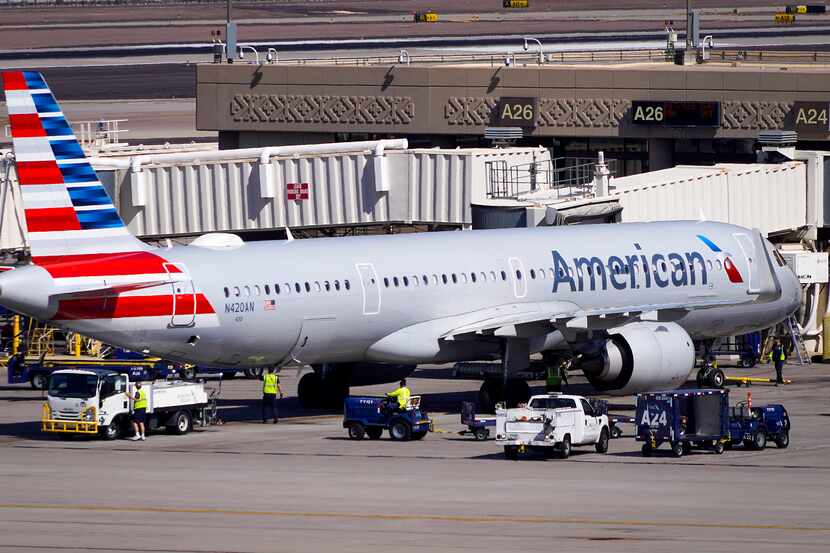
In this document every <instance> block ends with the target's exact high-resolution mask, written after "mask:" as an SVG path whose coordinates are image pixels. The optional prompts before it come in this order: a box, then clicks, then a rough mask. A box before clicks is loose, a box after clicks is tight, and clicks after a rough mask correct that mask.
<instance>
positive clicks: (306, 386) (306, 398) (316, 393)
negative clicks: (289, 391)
mask: <svg viewBox="0 0 830 553" xmlns="http://www.w3.org/2000/svg"><path fill="white" fill-rule="evenodd" d="M321 392H322V379H321V378H320V375H319V374H317V373H308V374H305V375H303V377H302V378H301V379H300V382H299V384H298V385H297V395H298V396H299V398H300V404H301V405H302V406H303V407H305V408H306V409H314V408H316V407H319V406H320V399H321V398H320V395H321Z"/></svg>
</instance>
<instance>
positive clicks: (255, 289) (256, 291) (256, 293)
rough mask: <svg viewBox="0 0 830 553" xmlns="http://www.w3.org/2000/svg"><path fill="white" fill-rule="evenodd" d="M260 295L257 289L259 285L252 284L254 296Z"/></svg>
mask: <svg viewBox="0 0 830 553" xmlns="http://www.w3.org/2000/svg"><path fill="white" fill-rule="evenodd" d="M261 293H262V292H261V290H260V289H259V284H254V294H255V295H257V296H258V295H260V294H261Z"/></svg>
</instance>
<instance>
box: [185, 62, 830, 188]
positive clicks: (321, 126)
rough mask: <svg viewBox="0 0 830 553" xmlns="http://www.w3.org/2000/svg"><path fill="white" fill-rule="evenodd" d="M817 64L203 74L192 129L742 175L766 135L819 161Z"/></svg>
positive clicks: (824, 98)
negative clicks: (504, 138)
mask: <svg viewBox="0 0 830 553" xmlns="http://www.w3.org/2000/svg"><path fill="white" fill-rule="evenodd" d="M759 54H760V55H759ZM621 55H622V54H621ZM660 55H662V54H660V53H659V52H657V53H655V54H654V55H653V56H652V55H649V56H648V58H657V57H659V56H660ZM557 56H558V54H557ZM592 56H593V55H592ZM751 56H753V57H751ZM816 56H817V55H814V56H812V57H805V56H804V54H803V53H790V54H787V53H778V55H776V54H775V53H766V52H765V53H758V52H755V53H752V52H748V53H747V52H732V53H730V52H716V53H715V54H712V58H710V61H709V62H708V63H703V64H696V65H675V64H673V63H670V62H667V61H665V60H661V61H654V60H653V61H642V62H636V63H635V62H629V63H608V61H607V58H603V57H602V55H601V53H598V54H597V57H598V59H606V61H605V62H604V63H582V64H580V65H574V64H568V63H567V58H565V57H564V55H563V59H564V60H565V63H549V62H548V58H545V57H544V56H543V60H544V63H541V62H540V59H539V55H535V54H524V55H510V56H506V57H505V56H502V57H500V56H478V57H476V56H469V57H468V59H465V58H461V57H459V56H456V57H454V58H453V61H451V62H444V63H441V62H437V61H428V62H418V61H417V59H415V58H410V57H409V56H408V55H407V56H404V55H403V53H402V55H401V60H397V59H386V60H384V59H366V60H354V59H351V60H349V61H348V62H346V61H343V60H337V59H332V60H328V61H319V60H318V61H314V62H296V63H293V62H283V63H277V64H263V65H248V64H204V65H200V66H199V67H198V72H197V80H198V86H197V121H196V125H197V128H199V129H200V130H214V131H217V132H218V134H219V143H220V147H221V148H229V149H230V148H248V147H260V146H272V145H285V144H302V143H314V142H333V141H338V140H367V139H376V138H407V139H408V140H409V143H410V144H411V145H413V146H423V147H435V146H439V147H442V148H455V147H459V146H461V147H465V146H470V145H476V146H478V145H490V144H491V141H490V140H488V139H486V138H485V136H487V135H489V134H492V133H493V130H494V129H498V130H501V131H505V130H509V135H510V136H513V137H514V139H515V142H514V143H515V144H517V145H526V146H537V145H541V146H544V147H545V148H548V149H549V150H550V151H551V154H552V157H553V158H560V157H568V158H595V157H596V155H597V153H598V152H599V151H603V152H605V155H606V157H608V158H610V159H614V160H617V162H618V166H617V168H616V169H617V170H616V175H617V176H626V175H633V174H637V173H643V172H647V171H655V170H660V169H665V168H669V167H673V166H674V165H684V164H712V163H748V162H754V161H755V158H756V156H755V149H756V148H755V142H756V139H757V137H758V135H759V133H761V132H764V131H795V132H797V140H798V144H797V146H798V148H799V149H806V150H827V149H830V123H828V117H829V116H830V111H828V110H829V109H830V92H829V91H830V66H828V65H827V61H830V58H828V60H819V59H818V58H817V57H816ZM648 58H646V59H648ZM715 58H716V61H713V60H714V59H715ZM768 59H772V60H774V61H769V62H768V61H766V60H768ZM488 131H489V132H488Z"/></svg>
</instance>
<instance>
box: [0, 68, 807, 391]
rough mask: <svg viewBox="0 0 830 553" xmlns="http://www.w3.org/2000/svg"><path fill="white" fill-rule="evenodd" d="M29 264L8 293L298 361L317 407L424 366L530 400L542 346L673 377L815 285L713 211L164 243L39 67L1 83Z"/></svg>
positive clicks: (219, 356)
mask: <svg viewBox="0 0 830 553" xmlns="http://www.w3.org/2000/svg"><path fill="white" fill-rule="evenodd" d="M2 77H3V85H4V89H5V95H6V101H7V107H8V110H9V122H10V126H11V133H12V139H13V147H14V152H15V157H16V173H17V180H18V182H19V187H20V191H21V196H22V201H23V208H24V210H25V222H26V226H27V238H28V243H29V247H30V250H31V263H30V264H28V265H25V266H22V267H18V268H17V269H15V270H12V271H8V272H5V273H3V274H1V275H0V304H2V305H4V306H6V307H7V308H9V309H12V310H14V311H18V312H20V313H24V314H27V315H30V316H32V317H35V318H37V319H39V320H41V321H49V323H50V324H51V325H54V326H57V327H59V328H62V329H66V330H71V331H75V332H78V333H81V334H83V335H87V336H92V337H94V338H97V339H99V340H102V341H103V342H106V343H109V344H114V345H118V346H121V347H124V348H127V349H130V350H134V351H140V352H144V353H148V354H152V355H156V356H159V357H163V358H166V359H170V360H174V361H181V362H186V363H195V364H199V365H207V366H216V367H225V368H234V367H236V368H239V369H240V370H242V369H245V368H252V367H264V366H275V367H284V366H297V365H300V364H308V365H310V366H311V367H312V368H313V369H314V370H313V371H312V372H310V373H307V374H305V375H304V376H303V377H302V379H301V380H300V382H299V396H300V399H301V401H302V402H303V403H304V404H306V405H318V404H323V403H328V404H337V402H338V401H342V398H343V396H344V395H345V394H347V393H348V389H349V387H350V386H357V385H364V384H371V383H378V384H379V383H386V382H393V381H396V380H398V379H399V378H401V377H404V376H406V375H408V374H410V373H411V372H412V371H413V370H414V369H415V368H416V367H417V366H418V365H421V364H434V363H450V362H463V361H490V362H493V361H496V362H498V361H500V367H501V369H502V370H503V375H504V378H502V379H488V380H485V382H484V384H483V385H482V390H481V393H482V394H486V397H489V398H504V399H508V400H509V401H510V402H513V403H515V402H517V401H521V400H522V398H524V399H526V397H527V395H528V394H529V389H528V386H527V384H526V383H525V382H523V381H521V380H519V379H517V378H515V376H516V374H517V373H518V372H520V371H523V370H525V369H527V368H528V366H529V364H530V358H531V356H532V355H535V354H538V353H542V354H545V355H550V354H557V352H559V353H564V354H576V355H578V356H579V358H580V359H581V361H582V362H581V365H580V367H581V369H582V371H583V372H584V374H585V376H586V377H587V379H588V381H589V382H590V383H591V384H592V385H593V386H594V387H596V388H597V389H598V390H601V391H607V392H611V393H619V394H629V393H632V392H638V391H646V390H657V389H666V388H675V387H679V386H681V385H682V384H683V383H684V382H685V381H686V380H687V377H688V376H689V374H690V371H692V370H693V369H694V367H695V341H706V340H712V339H714V338H717V337H723V336H731V335H736V334H743V333H747V332H751V331H756V330H760V329H764V328H768V327H770V326H772V325H774V324H776V323H778V322H779V321H782V320H784V319H785V318H787V317H788V316H790V315H791V314H792V313H793V312H794V311H795V310H796V308H797V307H798V305H799V303H800V299H801V288H800V286H799V283H798V281H797V279H796V277H795V275H794V274H793V272H792V271H791V270H790V269H789V267H788V266H787V265H786V264H785V262H784V259H783V257H782V256H781V254H780V253H779V252H778V250H777V249H776V248H775V247H774V246H773V245H772V244H771V243H770V242H768V241H767V240H766V239H765V238H764V237H763V236H762V235H761V233H760V232H759V231H758V230H749V229H746V228H742V227H739V226H734V225H729V224H724V223H718V222H701V221H674V222H650V223H623V224H613V225H584V226H567V227H544V228H533V229H527V228H524V229H497V230H473V231H462V232H438V233H422V234H399V235H383V236H359V237H341V238H316V239H303V240H274V241H261V242H250V243H244V242H243V241H242V240H241V239H240V238H239V237H238V236H236V235H233V234H228V233H212V234H206V235H203V236H200V237H198V238H196V239H195V240H194V241H193V242H191V243H190V244H189V245H186V246H183V245H176V246H171V247H167V248H156V247H151V246H150V245H147V244H145V243H143V242H141V241H140V240H138V239H137V238H136V237H134V236H133V235H132V234H130V232H129V231H128V229H127V227H126V226H125V224H124V222H123V221H122V219H121V217H120V216H119V214H118V212H117V211H116V209H115V207H114V205H113V203H112V200H111V199H110V197H109V196H108V194H107V192H106V190H105V189H104V187H103V186H102V185H101V182H100V181H99V180H98V177H97V175H96V174H95V171H94V170H93V168H92V166H91V165H90V163H89V161H88V160H87V158H86V156H85V155H84V152H83V151H82V149H81V146H80V145H79V143H78V142H77V140H76V138H75V136H74V134H73V132H72V129H71V128H70V126H69V124H68V123H67V121H66V119H65V117H64V115H63V113H62V112H61V108H60V106H59V105H58V103H57V101H56V100H55V98H54V96H53V95H52V93H51V91H50V89H49V87H48V86H47V84H46V81H45V80H44V79H43V77H42V75H40V74H39V73H37V72H31V71H7V72H4V73H3V75H2Z"/></svg>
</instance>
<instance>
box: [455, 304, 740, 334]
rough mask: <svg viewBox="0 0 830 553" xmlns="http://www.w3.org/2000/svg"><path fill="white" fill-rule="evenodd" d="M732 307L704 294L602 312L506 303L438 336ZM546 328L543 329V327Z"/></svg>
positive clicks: (529, 330) (596, 324)
mask: <svg viewBox="0 0 830 553" xmlns="http://www.w3.org/2000/svg"><path fill="white" fill-rule="evenodd" d="M724 305H735V304H734V302H730V301H724V300H720V299H718V298H717V295H716V294H711V295H709V294H705V295H700V296H696V297H693V298H690V299H689V301H687V302H684V303H674V304H668V303H666V304H649V305H629V306H622V307H620V306H614V307H613V308H605V309H582V308H580V307H579V306H578V305H576V304H575V303H571V302H561V301H552V302H541V303H534V304H521V303H520V304H508V305H502V306H499V307H498V308H496V312H495V313H494V310H493V309H488V310H486V311H487V316H486V317H481V318H479V319H478V320H475V321H472V322H467V323H465V324H463V325H459V326H457V327H454V328H452V329H451V330H448V331H447V332H445V333H443V334H442V335H441V336H439V338H440V339H443V340H458V339H463V338H465V337H474V336H481V335H491V336H503V337H511V336H516V337H529V336H532V335H534V334H543V333H545V332H550V331H551V330H553V329H560V330H564V329H568V328H570V329H582V330H603V329H608V328H613V327H615V326H619V325H620V324H624V323H625V322H629V321H634V320H643V321H664V322H667V321H674V320H677V319H679V318H680V317H682V316H683V315H684V314H685V313H687V312H688V311H691V310H694V309H706V308H712V307H722V306H724ZM540 325H546V326H548V329H547V330H546V329H545V328H544V326H540Z"/></svg>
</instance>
